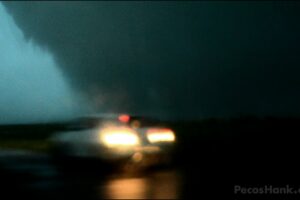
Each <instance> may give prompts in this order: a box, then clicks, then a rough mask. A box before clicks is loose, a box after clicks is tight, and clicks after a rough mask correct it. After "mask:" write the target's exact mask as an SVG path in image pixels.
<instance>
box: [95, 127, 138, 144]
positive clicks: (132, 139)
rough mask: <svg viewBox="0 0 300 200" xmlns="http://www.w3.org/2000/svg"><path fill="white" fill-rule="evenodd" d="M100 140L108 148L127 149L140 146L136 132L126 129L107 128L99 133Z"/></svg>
mask: <svg viewBox="0 0 300 200" xmlns="http://www.w3.org/2000/svg"><path fill="white" fill-rule="evenodd" d="M100 140H101V142H102V143H104V144H105V145H106V146H108V147H127V146H136V145H139V144H140V140H139V137H138V136H137V134H136V132H135V131H134V130H133V129H131V128H127V127H109V128H104V129H102V130H101V131H100Z"/></svg>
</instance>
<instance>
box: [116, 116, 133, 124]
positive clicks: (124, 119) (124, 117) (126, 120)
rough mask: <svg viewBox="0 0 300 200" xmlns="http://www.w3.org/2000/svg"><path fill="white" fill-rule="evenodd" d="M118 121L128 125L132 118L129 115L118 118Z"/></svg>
mask: <svg viewBox="0 0 300 200" xmlns="http://www.w3.org/2000/svg"><path fill="white" fill-rule="evenodd" d="M118 119H119V121H120V122H123V123H127V122H129V120H130V116H129V115H120V116H119V117H118Z"/></svg>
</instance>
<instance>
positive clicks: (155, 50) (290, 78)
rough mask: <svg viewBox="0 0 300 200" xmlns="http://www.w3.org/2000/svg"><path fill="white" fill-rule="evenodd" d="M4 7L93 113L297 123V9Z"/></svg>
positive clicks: (229, 5) (289, 5)
mask: <svg viewBox="0 0 300 200" xmlns="http://www.w3.org/2000/svg"><path fill="white" fill-rule="evenodd" d="M4 5H5V7H6V8H7V10H8V11H9V13H10V14H11V15H12V16H13V18H14V20H15V22H16V24H17V25H18V26H19V27H20V29H21V30H22V31H23V33H24V34H25V37H26V38H27V39H28V40H32V41H34V42H36V43H37V44H39V45H40V46H42V47H45V48H46V49H48V50H49V51H50V52H51V53H52V55H53V56H54V58H55V60H56V62H57V63H58V64H59V67H60V68H61V70H62V73H63V74H64V76H65V77H67V81H68V83H69V84H70V86H71V87H72V88H74V90H76V92H77V93H79V94H82V95H84V96H85V97H86V99H87V102H88V104H90V105H93V107H94V108H95V110H96V111H99V112H132V113H140V114H151V115H159V116H164V117H167V118H196V117H197V118H198V117H199V118H201V117H219V116H232V115H240V114H255V115H260V116H264V115H280V116H282V115H299V114H300V106H299V102H300V92H299V91H300V79H299V75H300V68H299V67H300V65H299V64H300V57H299V52H300V51H299V50H300V38H299V36H300V24H299V20H300V12H299V9H300V3H299V2H296V1H295V2H293V1H290V2H286V3H284V2H271V1H266V2H262V3H261V2H201V1H199V2H180V1H174V2H170V1H167V2H163V1H157V2H155V1H144V2H143V1H142V2H138V1H134V2H123V1H122V2H116V1H113V2H108V1H99V2H97V1H93V2H78V1H77V2H21V1H18V2H4ZM0 20H1V19H0Z"/></svg>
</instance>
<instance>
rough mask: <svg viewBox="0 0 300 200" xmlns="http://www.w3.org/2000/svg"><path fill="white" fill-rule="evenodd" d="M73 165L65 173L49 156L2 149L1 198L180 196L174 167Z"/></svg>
mask: <svg viewBox="0 0 300 200" xmlns="http://www.w3.org/2000/svg"><path fill="white" fill-rule="evenodd" d="M74 168H76V170H73V171H72V173H70V174H68V175H66V174H65V173H62V172H61V171H59V170H58V168H57V166H56V165H55V164H54V163H53V161H52V159H51V156H49V155H45V154H36V153H31V152H24V151H1V152H0V175H1V181H0V184H1V191H2V197H3V198H1V199H12V198H20V197H22V198H25V197H26V199H27V198H31V199H177V198H180V195H181V183H182V181H181V174H180V173H179V171H178V170H176V169H156V170H151V171H147V172H142V173H137V174H126V173H124V172H123V173H121V172H111V173H94V171H90V172H88V166H86V167H85V168H84V169H82V170H81V169H80V167H78V166H77V167H76V166H74ZM93 170H94V169H93ZM99 171H101V169H99ZM4 197H5V198H4Z"/></svg>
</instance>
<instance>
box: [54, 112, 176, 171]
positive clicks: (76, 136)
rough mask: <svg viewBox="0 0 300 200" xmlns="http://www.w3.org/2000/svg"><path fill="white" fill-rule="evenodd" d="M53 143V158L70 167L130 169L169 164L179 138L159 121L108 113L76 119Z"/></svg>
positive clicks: (55, 137)
mask: <svg viewBox="0 0 300 200" xmlns="http://www.w3.org/2000/svg"><path fill="white" fill-rule="evenodd" d="M50 141H51V143H52V152H53V156H54V157H55V158H57V160H59V161H60V163H65V164H68V165H69V166H70V167H72V166H73V167H74V166H78V165H77V164H70V163H71V161H72V162H73V161H74V160H76V161H80V163H81V165H84V164H86V163H88V162H87V161H93V162H95V161H97V162H98V163H101V164H103V165H104V164H108V165H110V166H111V165H113V166H118V167H120V168H122V169H128V170H129V169H136V168H139V169H142V168H147V167H150V166H159V165H166V164H169V163H170V162H171V161H172V154H173V149H174V147H175V145H176V135H175V132H174V131H173V130H172V129H171V128H169V127H167V126H165V125H163V123H162V122H161V121H160V120H155V119H151V118H145V117H140V116H131V115H128V114H120V115H116V114H114V115H107V114H106V115H92V116H86V117H82V118H79V119H77V120H74V121H72V122H71V123H69V125H68V128H67V130H66V131H62V132H58V133H56V134H55V135H54V136H52V137H51V139H50ZM77 163H78V162H77Z"/></svg>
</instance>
